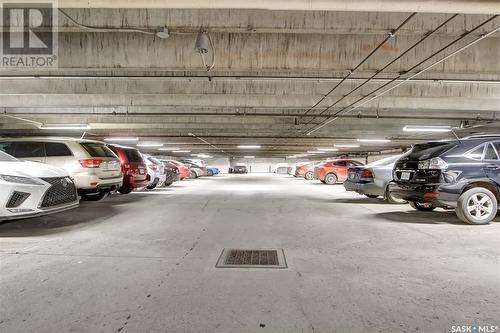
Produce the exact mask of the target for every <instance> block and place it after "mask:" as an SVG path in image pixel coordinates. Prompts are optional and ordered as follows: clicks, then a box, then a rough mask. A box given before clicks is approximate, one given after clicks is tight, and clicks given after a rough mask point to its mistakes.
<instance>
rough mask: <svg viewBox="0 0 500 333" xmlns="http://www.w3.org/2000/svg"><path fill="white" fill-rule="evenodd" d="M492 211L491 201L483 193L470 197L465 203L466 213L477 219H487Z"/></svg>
mask: <svg viewBox="0 0 500 333" xmlns="http://www.w3.org/2000/svg"><path fill="white" fill-rule="evenodd" d="M492 210H493V200H491V198H490V197H489V196H487V195H486V194H483V193H477V194H474V195H472V196H471V197H470V198H469V200H468V202H467V211H468V212H469V214H470V215H471V216H472V217H474V218H476V219H478V220H485V219H487V218H488V217H489V216H490V214H491V212H492Z"/></svg>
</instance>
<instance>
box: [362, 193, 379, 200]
mask: <svg viewBox="0 0 500 333" xmlns="http://www.w3.org/2000/svg"><path fill="white" fill-rule="evenodd" d="M365 196H367V197H368V198H370V199H375V198H378V197H379V196H378V195H374V194H365Z"/></svg>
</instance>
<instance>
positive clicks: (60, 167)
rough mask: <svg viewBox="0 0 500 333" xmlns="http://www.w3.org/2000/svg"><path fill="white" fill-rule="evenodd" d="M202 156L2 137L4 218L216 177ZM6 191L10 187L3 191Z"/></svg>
mask: <svg viewBox="0 0 500 333" xmlns="http://www.w3.org/2000/svg"><path fill="white" fill-rule="evenodd" d="M210 170H211V171H210V173H207V171H206V168H205V166H204V162H203V161H201V160H196V161H195V160H186V161H185V163H183V162H180V161H175V160H159V159H157V158H155V157H153V156H151V155H147V154H141V152H139V150H138V149H136V148H133V147H126V146H121V145H114V144H106V143H104V142H100V141H94V140H85V139H72V138H47V137H43V138H37V137H31V138H13V139H0V186H1V188H2V191H1V193H0V220H5V219H12V218H21V217H31V216H36V215H44V214H49V213H55V212H59V211H62V210H66V209H71V208H74V207H76V206H78V203H79V199H80V198H81V199H82V200H89V201H98V200H101V199H103V198H104V197H106V196H107V195H109V194H110V193H115V192H119V193H121V194H128V193H131V192H132V191H133V190H137V189H145V190H151V189H154V188H155V187H157V186H169V185H171V184H172V183H174V182H175V181H179V180H183V179H187V178H197V177H200V176H203V175H207V174H210V175H215V174H217V173H218V172H219V171H218V169H217V168H210ZM4 189H6V190H4Z"/></svg>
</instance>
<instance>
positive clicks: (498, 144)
mask: <svg viewBox="0 0 500 333" xmlns="http://www.w3.org/2000/svg"><path fill="white" fill-rule="evenodd" d="M491 144H492V145H493V147H494V148H495V150H496V151H497V155H498V157H499V158H500V141H497V142H492V143H491Z"/></svg>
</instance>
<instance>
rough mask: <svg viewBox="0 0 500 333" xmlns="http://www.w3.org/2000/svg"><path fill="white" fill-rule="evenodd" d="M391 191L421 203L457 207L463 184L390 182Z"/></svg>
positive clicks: (397, 195) (400, 197)
mask: <svg viewBox="0 0 500 333" xmlns="http://www.w3.org/2000/svg"><path fill="white" fill-rule="evenodd" d="M389 191H390V192H391V194H392V195H393V196H394V197H395V198H398V199H403V200H406V201H414V202H420V203H432V204H434V205H436V206H441V207H453V208H455V207H457V202H458V198H459V197H460V193H461V186H459V185H458V184H444V185H440V184H436V185H421V184H418V185H417V184H401V183H396V182H391V183H389Z"/></svg>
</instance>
